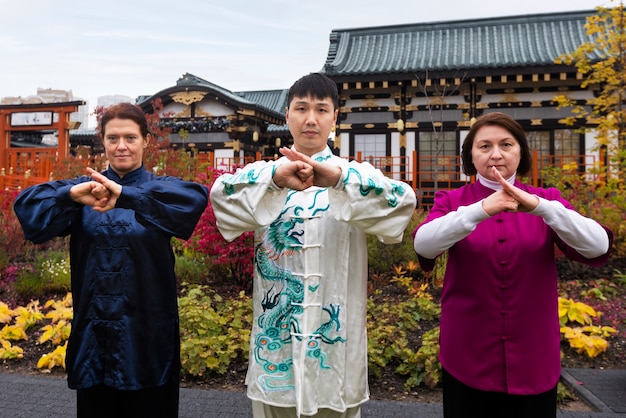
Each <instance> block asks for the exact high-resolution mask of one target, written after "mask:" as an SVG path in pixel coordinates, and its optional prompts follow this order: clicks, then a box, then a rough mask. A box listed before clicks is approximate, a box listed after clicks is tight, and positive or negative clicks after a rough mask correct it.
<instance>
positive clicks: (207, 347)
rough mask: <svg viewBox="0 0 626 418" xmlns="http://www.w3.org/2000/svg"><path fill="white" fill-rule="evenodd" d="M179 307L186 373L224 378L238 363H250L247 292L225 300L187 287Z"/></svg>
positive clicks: (249, 304)
mask: <svg viewBox="0 0 626 418" xmlns="http://www.w3.org/2000/svg"><path fill="white" fill-rule="evenodd" d="M178 305H179V314H180V335H181V346H180V349H181V362H182V367H183V372H184V373H186V374H187V375H190V376H194V377H202V376H204V375H205V374H210V373H218V374H224V373H226V372H227V371H228V368H229V366H230V365H231V364H232V363H233V361H235V360H236V359H241V360H247V358H248V350H249V347H250V330H251V329H252V302H251V300H250V298H248V297H247V296H246V295H245V294H244V292H240V293H239V295H238V296H237V297H233V298H230V299H223V298H222V297H221V296H220V295H218V294H217V293H215V292H213V291H212V290H210V289H209V288H208V287H206V286H199V285H186V284H185V285H183V287H182V296H181V297H180V298H179V299H178Z"/></svg>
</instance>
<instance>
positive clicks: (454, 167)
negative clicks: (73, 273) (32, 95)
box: [0, 148, 600, 209]
mask: <svg viewBox="0 0 626 418" xmlns="http://www.w3.org/2000/svg"><path fill="white" fill-rule="evenodd" d="M7 154H8V160H9V167H8V168H0V189H3V190H18V189H23V188H25V187H27V186H30V185H33V184H38V183H42V182H45V181H48V180H49V179H50V178H51V173H52V172H53V170H54V166H55V163H56V162H57V161H56V160H57V158H56V152H55V150H54V149H41V148H32V149H31V148H21V149H19V150H10V151H9V152H8V153H7ZM197 157H198V162H200V163H206V164H207V165H208V166H210V167H212V168H214V169H217V170H219V171H223V172H232V171H234V170H236V169H237V168H238V167H243V166H244V165H246V164H249V163H251V162H254V161H258V160H262V159H273V158H272V157H263V156H262V155H261V154H260V153H257V154H256V155H255V156H247V157H216V156H215V154H214V153H213V152H209V153H200V154H198V155H197ZM347 158H348V159H350V160H356V161H359V162H368V163H370V164H372V165H373V166H374V167H376V168H378V169H380V170H381V171H382V172H383V173H384V174H385V175H386V176H388V177H390V178H393V179H395V180H400V181H404V182H406V183H408V184H409V185H410V186H411V187H412V188H413V190H415V191H416V194H417V196H418V199H419V203H420V205H421V206H423V207H424V208H426V209H427V208H429V207H430V206H431V205H432V202H433V197H434V194H435V192H436V191H437V190H442V189H444V190H449V189H455V188H458V187H461V186H462V185H464V184H466V183H468V182H470V181H472V179H471V178H469V177H467V176H465V175H463V174H462V170H461V158H460V157H459V156H439V157H435V156H423V155H420V156H418V154H417V152H416V151H414V152H413V153H411V154H410V155H403V156H364V155H362V153H358V154H357V155H356V156H352V157H347ZM533 161H534V164H533V168H532V170H531V173H530V175H529V181H530V182H531V184H533V185H534V186H541V178H540V173H541V170H543V169H544V168H546V167H551V166H552V167H554V166H556V167H559V168H561V169H564V170H565V171H566V172H571V173H580V174H583V173H586V175H587V179H588V180H589V181H593V180H598V178H599V174H594V173H597V172H600V170H591V169H592V168H596V169H597V168H598V167H597V163H598V157H597V156H596V155H567V156H565V155H563V156H554V155H553V156H546V157H539V156H538V154H537V152H536V151H534V152H533ZM208 174H209V176H210V175H211V174H212V171H210V172H209V173H208ZM211 180H212V179H211V178H209V181H211Z"/></svg>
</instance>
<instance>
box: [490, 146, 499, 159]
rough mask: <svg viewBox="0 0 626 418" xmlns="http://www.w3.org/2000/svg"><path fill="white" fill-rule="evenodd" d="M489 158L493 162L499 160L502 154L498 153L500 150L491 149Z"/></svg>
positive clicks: (496, 148)
mask: <svg viewBox="0 0 626 418" xmlns="http://www.w3.org/2000/svg"><path fill="white" fill-rule="evenodd" d="M491 158H492V159H493V160H499V159H500V158H502V153H501V152H500V148H498V147H493V151H492V152H491Z"/></svg>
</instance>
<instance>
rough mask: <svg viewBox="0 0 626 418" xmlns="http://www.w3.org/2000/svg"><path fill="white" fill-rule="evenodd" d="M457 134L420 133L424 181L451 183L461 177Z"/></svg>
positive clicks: (421, 177) (420, 155) (420, 154)
mask: <svg viewBox="0 0 626 418" xmlns="http://www.w3.org/2000/svg"><path fill="white" fill-rule="evenodd" d="M460 160H461V159H460V157H459V152H458V148H457V137H456V132H450V131H447V132H430V131H429V132H420V133H419V162H418V164H419V171H420V174H419V176H420V179H421V180H423V181H435V182H449V181H454V180H458V179H459V176H460V172H461V169H460Z"/></svg>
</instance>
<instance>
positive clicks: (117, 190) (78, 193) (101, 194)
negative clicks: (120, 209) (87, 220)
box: [70, 167, 122, 213]
mask: <svg viewBox="0 0 626 418" xmlns="http://www.w3.org/2000/svg"><path fill="white" fill-rule="evenodd" d="M87 172H88V173H89V174H90V175H91V178H92V179H93V180H92V181H87V182H84V183H79V184H76V185H74V186H72V188H71V189H70V197H71V198H72V200H73V201H74V202H77V203H80V204H83V205H85V206H91V207H92V208H93V209H94V210H95V211H98V212H101V213H102V212H106V211H108V210H111V209H113V208H115V204H116V203H117V199H118V197H119V196H120V194H121V193H122V185H120V184H118V183H116V182H114V181H113V180H109V179H108V178H106V177H105V176H103V175H102V174H100V173H98V172H97V171H95V170H93V169H91V168H89V167H87Z"/></svg>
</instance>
